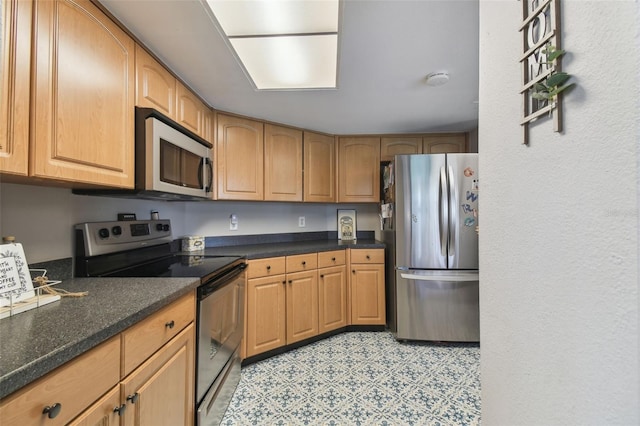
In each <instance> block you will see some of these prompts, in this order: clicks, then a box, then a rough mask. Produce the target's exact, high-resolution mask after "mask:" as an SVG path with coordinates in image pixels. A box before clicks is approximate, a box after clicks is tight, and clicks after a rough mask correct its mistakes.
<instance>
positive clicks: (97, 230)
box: [75, 220, 246, 425]
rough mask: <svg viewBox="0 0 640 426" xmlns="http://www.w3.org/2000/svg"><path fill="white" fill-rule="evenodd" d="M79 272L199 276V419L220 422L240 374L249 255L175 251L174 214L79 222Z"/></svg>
mask: <svg viewBox="0 0 640 426" xmlns="http://www.w3.org/2000/svg"><path fill="white" fill-rule="evenodd" d="M75 229H76V248H75V252H76V256H75V275H76V276H79V277H107V276H108V277H196V278H200V282H201V284H200V286H199V287H198V290H197V296H198V297H197V300H198V306H197V324H196V338H197V340H196V360H195V362H196V380H195V383H196V385H195V395H196V410H195V411H196V418H195V424H197V425H218V424H219V423H220V421H221V420H222V417H223V416H224V412H225V410H226V407H227V406H228V404H229V401H230V400H231V396H232V395H233V392H234V390H235V388H236V386H237V384H238V382H239V380H240V358H239V348H240V341H241V339H242V330H243V326H244V324H243V321H244V312H243V309H244V303H243V301H244V291H245V288H244V282H245V278H244V269H245V268H246V263H245V260H244V259H243V258H241V257H237V256H206V255H202V254H182V253H174V252H172V250H171V241H172V238H171V224H170V222H169V220H135V221H119V222H89V223H81V224H78V225H76V227H75Z"/></svg>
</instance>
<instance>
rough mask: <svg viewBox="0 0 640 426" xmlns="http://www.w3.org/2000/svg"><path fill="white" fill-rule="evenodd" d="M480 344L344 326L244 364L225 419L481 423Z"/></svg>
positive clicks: (251, 422) (443, 425) (229, 424)
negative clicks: (401, 338)
mask: <svg viewBox="0 0 640 426" xmlns="http://www.w3.org/2000/svg"><path fill="white" fill-rule="evenodd" d="M480 408H481V404H480V349H479V346H478V345H473V344H435V343H426V342H405V343H399V342H397V341H396V340H395V339H394V338H393V336H392V335H391V334H390V333H388V332H352V333H343V334H339V335H336V336H332V337H330V338H327V339H324V340H322V341H319V342H316V343H313V344H310V345H307V346H304V347H301V348H298V349H296V350H292V351H290V352H287V353H284V354H281V355H278V356H274V357H272V358H269V359H266V360H264V361H260V362H257V363H255V364H252V365H249V366H246V367H244V368H243V369H242V378H241V380H240V384H239V385H238V388H237V389H236V392H235V394H234V396H233V399H232V401H231V403H230V404H229V408H228V409H227V412H226V413H225V417H224V419H223V421H222V424H223V425H227V426H233V425H241V426H244V425H288V426H289V425H291V426H293V425H356V426H357V425H389V426H391V425H393V426H401V425H434V426H435V425H438V426H450V425H451V426H452V425H479V424H480Z"/></svg>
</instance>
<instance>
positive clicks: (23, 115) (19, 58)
mask: <svg viewBox="0 0 640 426" xmlns="http://www.w3.org/2000/svg"><path fill="white" fill-rule="evenodd" d="M0 7H1V8H2V15H1V16H0V19H1V20H2V38H1V39H0V40H1V43H2V44H1V45H0V49H1V51H2V55H0V85H1V86H0V92H2V97H0V172H6V173H11V174H17V175H23V176H26V175H27V174H28V172H29V170H28V164H29V95H30V76H31V17H32V11H33V3H32V2H31V1H20V0H3V1H2V4H1V5H0Z"/></svg>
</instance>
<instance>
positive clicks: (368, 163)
mask: <svg viewBox="0 0 640 426" xmlns="http://www.w3.org/2000/svg"><path fill="white" fill-rule="evenodd" d="M378 201H380V138H377V137H350V138H340V140H339V141H338V202H340V203H349V202H378Z"/></svg>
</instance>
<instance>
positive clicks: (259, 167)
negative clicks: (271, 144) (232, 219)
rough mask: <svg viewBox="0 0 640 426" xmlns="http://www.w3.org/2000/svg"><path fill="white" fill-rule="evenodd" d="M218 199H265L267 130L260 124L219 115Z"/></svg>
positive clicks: (217, 142)
mask: <svg viewBox="0 0 640 426" xmlns="http://www.w3.org/2000/svg"><path fill="white" fill-rule="evenodd" d="M216 157H217V160H216V173H217V181H218V199H219V200H263V199H264V127H263V123H262V122H260V121H255V120H250V119H246V118H241V117H235V116H231V115H226V114H217V137H216Z"/></svg>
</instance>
